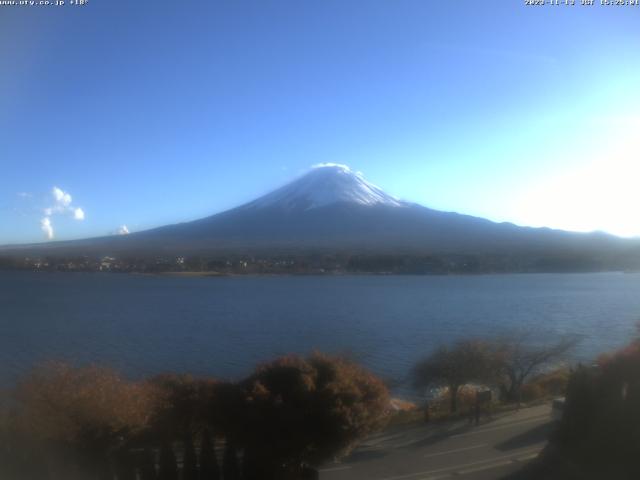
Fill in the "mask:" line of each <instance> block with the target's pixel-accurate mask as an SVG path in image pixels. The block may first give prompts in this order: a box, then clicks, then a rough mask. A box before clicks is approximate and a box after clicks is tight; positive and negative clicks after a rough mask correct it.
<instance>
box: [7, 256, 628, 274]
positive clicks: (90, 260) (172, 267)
mask: <svg viewBox="0 0 640 480" xmlns="http://www.w3.org/2000/svg"><path fill="white" fill-rule="evenodd" d="M0 269H7V270H11V269H27V270H42V271H113V272H141V273H162V272H211V273H216V274H234V275H237V274H326V273H333V274H336V273H337V274H340V273H386V274H408V275H428V274H432V275H443V274H479V273H518V272H520V273H535V272H598V271H607V270H609V271H610V270H636V269H640V254H638V253H637V252H628V254H625V255H618V256H609V257H603V256H599V255H588V254H576V253H572V252H557V253H545V254H542V253H522V252H521V253H517V254H515V253H514V254H507V253H505V254H444V253H432V254H418V253H368V254H357V253H351V252H341V253H320V252H316V253H313V252H309V253H305V254H302V253H300V254H297V255H277V254H265V255H241V254H233V255H217V256H206V255H188V256H184V257H183V256H162V257H150V256H131V255H128V256H126V255H125V256H120V257H117V258H115V257H109V256H107V257H88V256H64V255H58V256H53V255H45V256H41V257H40V256H31V257H16V256H1V255H0Z"/></svg>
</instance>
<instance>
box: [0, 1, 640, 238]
mask: <svg viewBox="0 0 640 480" xmlns="http://www.w3.org/2000/svg"><path fill="white" fill-rule="evenodd" d="M578 3H579V2H578ZM639 21H640V7H628V6H625V7H605V6H600V5H596V6H593V7H581V6H574V7H569V6H564V5H560V6H551V5H546V6H544V7H526V6H524V2H523V1H512V2H506V1H498V0H496V1H483V2H475V1H472V0H462V1H457V2H448V1H447V2H443V1H439V2H436V1H434V2H427V1H424V0H415V1H407V0H393V1H391V0H386V1H377V0H369V1H355V0H354V1H344V0H336V1H333V0H323V1H311V0H295V1H284V0H282V1H265V0H259V1H258V0H256V1H241V0H234V1H211V2H191V1H184V2H157V1H154V2H151V1H148V2H147V1H135V2H132V1H130V0H128V1H124V0H89V2H88V4H87V5H85V6H83V7H75V6H69V5H67V6H65V7H44V6H43V7H35V6H34V7H20V6H14V7H10V6H4V7H0V45H1V46H2V55H1V56H0V244H2V243H13V242H32V241H43V240H45V239H46V233H47V232H46V230H47V227H46V225H43V223H42V222H43V218H49V219H50V227H51V230H52V233H53V238H55V239H67V238H80V237H87V236H93V235H104V234H108V233H113V232H116V231H118V229H119V228H121V227H122V226H123V225H126V226H127V227H128V229H129V230H131V231H135V230H141V229H144V228H148V227H153V226H157V225H162V224H165V223H173V222H178V221H185V220H190V219H195V218H198V217H202V216H205V215H209V214H212V213H216V212H219V211H222V210H224V209H227V208H230V207H233V206H236V205H238V204H241V203H243V202H245V201H248V200H250V199H252V198H254V197H256V196H257V195H259V194H262V193H266V192H267V191H269V190H271V189H272V188H274V187H277V186H279V185H281V184H282V183H284V182H286V181H288V180H290V179H292V178H294V177H295V176H297V175H299V174H300V173H302V172H304V171H305V169H307V168H308V167H310V166H311V165H313V164H316V163H322V162H336V163H343V164H348V165H350V166H351V167H352V168H353V169H355V170H360V171H362V172H363V173H364V174H365V177H366V178H367V179H368V180H370V181H372V182H373V183H375V184H377V185H379V186H381V187H382V188H384V189H385V190H387V191H388V192H389V193H392V194H394V195H396V196H399V197H401V198H404V199H407V200H411V201H415V202H419V203H422V204H424V205H427V206H431V207H434V208H438V209H443V210H454V211H459V212H463V213H469V214H473V215H478V216H483V217H486V218H490V219H493V220H498V221H504V220H508V221H513V222H515V223H518V224H523V225H535V226H540V225H547V226H552V227H557V228H566V229H573V230H593V229H602V230H606V231H610V232H613V233H617V234H621V235H640V218H639V216H638V215H637V214H635V211H636V208H637V205H638V204H640V189H638V188H637V187H636V184H637V181H636V179H637V173H639V172H640V167H636V163H638V162H637V160H640V158H638V156H639V155H638V153H640V140H637V139H636V137H640V135H638V133H639V132H640V113H638V112H640V108H639V107H640V29H638V28H637V26H638V24H639ZM54 187H57V188H58V189H59V190H60V191H61V192H62V193H60V191H56V195H58V197H57V198H55V197H54V191H53V188H54ZM64 195H68V197H66V196H64ZM69 197H71V198H69ZM67 200H69V201H67ZM47 209H49V210H48V211H47ZM78 209H80V210H81V212H82V215H80V214H79V213H78ZM47 214H49V215H48V216H47ZM74 217H75V218H74ZM79 217H83V219H80V218H79Z"/></svg>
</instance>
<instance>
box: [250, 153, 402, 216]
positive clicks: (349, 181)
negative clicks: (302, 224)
mask: <svg viewBox="0 0 640 480" xmlns="http://www.w3.org/2000/svg"><path fill="white" fill-rule="evenodd" d="M334 203H351V204H358V205H388V206H393V207H400V206H403V205H405V204H404V203H403V202H401V201H400V200H398V199H397V198H395V197H393V196H391V195H389V194H387V193H385V192H384V191H383V190H382V189H381V188H379V187H377V186H375V185H373V184H372V183H369V182H367V181H366V180H365V179H364V177H363V176H362V173H360V172H355V171H353V170H351V169H350V168H349V167H348V166H346V165H340V164H336V163H323V164H319V165H315V166H313V167H312V168H311V170H310V171H309V172H307V173H306V174H305V175H303V176H301V177H300V178H298V179H296V180H294V181H292V182H291V183H289V184H287V185H285V186H283V187H281V188H279V189H277V190H275V191H273V192H271V193H269V194H267V195H265V196H263V197H260V198H258V199H257V200H255V201H253V202H251V203H249V204H247V205H245V208H254V209H255V208H268V207H279V208H283V209H285V210H310V209H312V208H318V207H324V206H327V205H331V204H334Z"/></svg>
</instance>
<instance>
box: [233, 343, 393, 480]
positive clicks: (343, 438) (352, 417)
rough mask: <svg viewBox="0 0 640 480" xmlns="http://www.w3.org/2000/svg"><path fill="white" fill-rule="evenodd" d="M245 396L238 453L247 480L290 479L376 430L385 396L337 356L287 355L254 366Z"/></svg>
mask: <svg viewBox="0 0 640 480" xmlns="http://www.w3.org/2000/svg"><path fill="white" fill-rule="evenodd" d="M241 387H242V389H243V391H244V392H245V400H244V402H245V403H244V412H245V415H244V418H245V420H244V422H245V429H244V434H243V435H242V436H241V440H242V442H243V446H244V450H245V455H247V458H248V459H250V461H251V462H250V463H251V465H250V466H249V467H248V469H249V470H251V473H252V475H253V476H252V477H250V478H260V479H264V480H268V479H270V478H295V477H287V476H286V475H287V474H288V475H295V474H298V473H300V472H301V471H302V470H303V469H304V468H305V466H306V465H312V466H313V465H319V464H321V463H322V462H324V461H326V460H328V459H332V458H334V457H335V456H337V455H340V454H342V453H345V452H347V451H348V450H349V449H350V448H351V447H352V446H353V445H354V443H355V442H356V441H357V440H358V439H359V438H361V437H362V436H363V435H366V434H367V433H369V432H371V431H372V430H373V429H374V428H376V427H377V426H379V425H380V422H381V419H382V418H383V417H384V415H385V412H386V409H387V406H388V401H389V398H388V392H387V389H386V387H385V386H384V384H383V383H382V382H381V381H380V380H378V379H377V378H376V377H374V376H373V375H371V374H370V373H368V372H367V371H365V370H363V369H362V368H361V367H359V366H357V365H356V364H354V363H352V362H350V361H347V360H345V359H342V358H336V357H329V356H326V355H321V354H314V355H311V356H310V357H308V358H303V357H299V356H287V357H282V358H279V359H277V360H275V361H273V362H270V363H267V364H264V365H262V366H260V367H258V368H257V369H256V371H255V373H254V374H253V375H252V376H251V377H249V378H248V379H247V380H246V381H244V382H243V383H242V384H241Z"/></svg>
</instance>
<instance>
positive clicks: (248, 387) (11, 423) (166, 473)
mask: <svg viewBox="0 0 640 480" xmlns="http://www.w3.org/2000/svg"><path fill="white" fill-rule="evenodd" d="M388 405H389V397H388V392H387V389H386V387H385V386H384V385H383V384H382V382H381V381H380V380H378V379H377V378H376V377H374V376H373V375H371V374H370V373H368V372H366V371H365V370H363V369H362V368H360V367H359V366H357V365H355V364H354V363H352V362H349V361H346V360H344V359H340V358H333V357H328V356H324V355H320V354H315V355H312V356H310V357H308V358H302V357H298V356H289V357H283V358H280V359H277V360H275V361H273V362H271V363H267V364H264V365H262V366H260V367H258V368H257V369H256V371H255V372H254V374H253V375H251V376H250V377H249V378H247V379H246V380H244V381H241V382H239V383H224V382H215V381H213V380H211V379H197V378H194V377H191V376H189V375H173V374H172V375H161V376H157V377H154V378H152V379H150V380H146V381H142V382H138V383H134V382H128V381H126V380H124V379H122V378H121V377H120V376H119V375H117V374H116V373H114V372H113V371H111V370H108V369H104V368H97V367H87V368H72V367H70V366H67V365H63V364H47V365H45V366H42V367H38V368H36V369H35V370H34V371H33V372H32V373H31V374H29V375H28V376H27V377H26V378H25V379H24V380H23V381H22V382H21V383H20V385H19V386H18V388H17V390H16V394H15V402H14V404H13V405H12V408H11V414H10V415H9V414H8V411H5V413H7V415H6V416H5V417H6V418H3V421H2V424H1V425H0V478H1V479H2V480H5V479H6V480H31V479H33V480H36V479H37V480H46V479H50V480H53V479H64V480H85V479H87V480H88V479H91V480H97V479H100V480H107V479H109V480H114V478H116V477H117V478H118V480H126V479H129V478H131V479H133V478H136V473H137V474H138V475H140V477H141V478H143V479H156V478H165V479H177V478H184V479H185V480H186V479H187V478H198V477H200V478H204V477H206V478H210V479H211V480H215V478H219V477H220V474H221V473H222V474H223V475H222V477H223V478H225V480H232V479H235V478H237V479H240V478H243V479H245V480H250V479H260V480H269V479H301V478H307V477H305V476H304V475H306V474H308V473H311V470H310V469H309V468H308V467H309V466H315V465H319V464H320V463H322V462H324V461H326V460H329V459H333V458H334V457H335V456H338V455H340V454H343V453H346V452H347V451H349V449H350V448H351V447H353V446H354V444H355V442H356V441H357V440H358V439H360V438H361V437H362V436H363V435H366V434H367V433H369V432H370V431H372V430H373V429H374V428H376V427H378V426H380V425H381V422H382V421H383V419H384V417H385V414H386V411H387V408H388ZM216 436H217V437H219V438H220V437H223V439H224V445H225V446H224V455H223V456H222V458H221V459H218V458H216V454H215V449H214V446H215V443H216ZM195 445H200V446H201V447H202V448H201V449H200V451H197V450H196V448H195ZM177 459H178V460H179V461H178V462H177ZM220 461H221V463H219V462H220ZM179 464H180V465H181V468H180V470H181V472H179V469H178V465H179Z"/></svg>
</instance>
